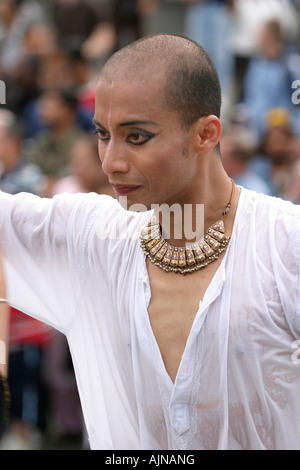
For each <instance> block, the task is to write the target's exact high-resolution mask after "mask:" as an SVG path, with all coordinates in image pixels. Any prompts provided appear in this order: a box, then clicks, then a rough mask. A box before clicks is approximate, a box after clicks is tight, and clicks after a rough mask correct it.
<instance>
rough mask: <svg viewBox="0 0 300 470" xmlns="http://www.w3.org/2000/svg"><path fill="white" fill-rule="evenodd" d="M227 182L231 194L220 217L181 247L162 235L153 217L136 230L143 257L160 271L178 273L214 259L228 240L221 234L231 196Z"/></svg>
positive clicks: (223, 231)
mask: <svg viewBox="0 0 300 470" xmlns="http://www.w3.org/2000/svg"><path fill="white" fill-rule="evenodd" d="M231 183H232V190H231V196H230V200H229V202H228V204H227V206H226V207H225V209H224V211H223V212H222V216H223V217H222V218H221V219H220V220H219V221H218V222H216V223H215V224H213V225H211V226H210V227H209V228H208V229H207V230H206V232H205V234H204V236H203V237H202V238H200V240H198V241H197V242H193V243H191V244H190V245H187V246H185V247H175V246H172V245H171V244H170V243H168V242H167V241H166V240H165V239H164V238H163V236H162V234H161V228H160V224H159V222H158V221H157V219H156V218H151V219H150V220H149V222H148V223H147V225H146V227H144V228H143V229H142V231H141V234H140V244H141V247H142V249H143V251H144V253H145V255H146V257H148V258H149V260H150V261H151V262H152V263H153V264H155V265H156V266H159V267H160V268H161V269H163V270H164V271H174V272H179V273H181V274H187V273H191V272H194V271H198V270H199V269H201V268H204V267H205V266H207V265H208V264H209V263H212V262H213V261H215V260H216V259H218V257H219V255H220V254H221V253H222V252H223V251H224V250H225V249H226V247H227V245H228V243H229V240H230V237H227V236H226V235H225V224H224V218H225V216H226V215H227V214H228V212H229V211H230V208H231V204H232V199H233V196H234V189H235V185H234V182H233V181H232V180H231Z"/></svg>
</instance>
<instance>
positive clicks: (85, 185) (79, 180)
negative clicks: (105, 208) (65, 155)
mask: <svg viewBox="0 0 300 470" xmlns="http://www.w3.org/2000/svg"><path fill="white" fill-rule="evenodd" d="M69 173H70V174H69V176H66V177H65V178H62V179H60V180H58V182H57V183H56V184H55V185H54V186H53V195H55V194H59V193H63V192H69V193H76V192H83V193H85V192H87V193H88V192H95V193H98V194H109V195H110V196H113V190H112V188H111V185H110V184H109V182H108V178H107V176H106V175H105V174H104V173H103V170H102V166H101V162H100V160H99V155H98V142H97V139H96V138H95V137H94V136H92V135H89V134H86V135H83V136H82V137H79V138H78V139H76V140H75V142H74V144H73V145H72V147H71V150H70V163H69Z"/></svg>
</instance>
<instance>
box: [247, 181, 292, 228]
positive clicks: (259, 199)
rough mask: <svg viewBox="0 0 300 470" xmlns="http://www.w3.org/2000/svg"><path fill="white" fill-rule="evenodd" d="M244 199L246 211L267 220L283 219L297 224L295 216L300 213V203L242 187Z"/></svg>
mask: <svg viewBox="0 0 300 470" xmlns="http://www.w3.org/2000/svg"><path fill="white" fill-rule="evenodd" d="M242 200H243V202H242V205H243V210H244V211H245V212H247V213H248V214H249V213H251V214H253V215H254V216H255V217H256V218H259V217H264V218H265V221H266V222H267V221H270V222H272V221H275V220H279V219H282V220H285V221H286V222H287V223H288V222H289V221H291V222H292V221H293V223H294V224H295V217H297V216H299V215H300V205H297V204H294V203H292V202H291V201H287V200H284V199H281V198H279V197H275V196H269V195H266V194H262V193H257V192H255V191H252V190H248V189H245V188H243V189H242Z"/></svg>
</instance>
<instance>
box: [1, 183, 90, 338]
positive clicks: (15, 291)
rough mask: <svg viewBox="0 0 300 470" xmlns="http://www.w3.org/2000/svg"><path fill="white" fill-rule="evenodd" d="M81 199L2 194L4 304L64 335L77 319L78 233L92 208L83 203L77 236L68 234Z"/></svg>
mask: <svg viewBox="0 0 300 470" xmlns="http://www.w3.org/2000/svg"><path fill="white" fill-rule="evenodd" d="M83 197H84V195H71V194H69V195H67V194H63V195H59V196H55V197H54V198H53V199H46V198H40V197H38V196H34V195H32V194H29V193H21V194H17V195H10V194H6V193H3V192H0V227H1V243H2V251H3V256H4V268H5V274H6V283H7V294H8V301H9V303H10V304H11V305H12V306H13V307H15V308H16V309H18V310H20V311H22V312H24V313H26V314H28V315H30V316H32V317H34V318H36V319H37V320H40V321H43V322H44V323H47V324H48V325H50V326H52V327H53V328H56V329H58V330H59V331H61V332H63V333H66V331H67V330H68V328H69V325H70V322H72V318H73V317H74V315H75V314H76V305H77V299H78V295H79V291H80V275H79V273H80V266H78V263H79V259H80V250H81V244H82V234H83V232H84V224H85V223H86V219H87V217H88V216H89V213H90V212H91V209H92V207H93V204H94V202H93V203H88V204H85V205H84V207H85V208H86V210H85V209H84V208H82V209H81V211H82V214H80V211H79V213H78V214H77V220H78V224H77V230H76V231H75V232H76V233H75V234H74V232H73V230H72V233H71V231H70V229H69V227H70V220H71V219H72V216H73V214H74V213H76V210H77V212H78V207H81V206H82V198H83ZM98 197H99V196H98ZM88 201H89V202H91V200H90V199H88ZM93 201H94V200H93ZM72 226H73V228H74V223H73V224H72ZM71 253H72V255H73V258H72V260H71V259H70V254H71ZM74 253H75V254H76V253H78V260H77V259H74ZM75 256H76V255H75ZM74 266H78V270H76V269H74Z"/></svg>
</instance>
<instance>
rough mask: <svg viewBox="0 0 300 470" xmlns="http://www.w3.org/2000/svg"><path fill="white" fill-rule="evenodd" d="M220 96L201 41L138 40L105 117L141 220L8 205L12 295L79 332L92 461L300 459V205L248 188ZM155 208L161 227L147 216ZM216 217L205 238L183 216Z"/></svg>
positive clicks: (71, 208)
mask: <svg viewBox="0 0 300 470" xmlns="http://www.w3.org/2000/svg"><path fill="white" fill-rule="evenodd" d="M220 101H221V99H220V84H219V81H218V77H217V74H216V71H215V67H214V66H213V64H212V62H211V60H210V59H209V57H208V56H207V54H206V53H205V52H204V51H203V50H202V48H201V47H199V46H198V45H196V44H195V43H193V42H191V41H189V40H187V39H184V38H181V37H176V36H169V35H158V36H153V37H148V38H145V39H142V40H140V41H138V42H135V43H133V44H131V45H129V46H128V47H126V48H125V49H123V50H121V51H119V52H117V53H116V54H115V55H114V56H113V57H112V58H111V59H110V60H109V61H108V63H107V64H106V65H105V67H104V68H103V69H102V71H101V74H100V78H99V83H98V87H97V92H96V109H95V118H94V122H95V125H96V132H97V133H98V135H99V156H100V160H101V162H102V167H103V171H104V172H105V173H106V174H107V175H108V177H109V180H110V183H111V184H112V186H113V188H114V190H115V193H116V196H117V197H118V198H119V199H121V196H122V201H121V202H122V204H125V202H126V207H127V208H129V209H131V210H129V211H126V210H124V208H122V207H120V204H119V202H118V201H117V200H116V199H112V198H110V197H109V196H99V195H94V194H89V195H86V194H85V195H80V194H78V195H69V196H67V195H60V196H56V197H54V198H53V199H51V200H48V199H43V200H41V199H39V198H37V197H35V196H32V195H21V196H10V195H5V194H3V193H2V195H1V211H0V214H1V227H2V238H3V242H4V252H5V255H6V264H5V266H6V273H7V282H8V287H9V293H8V296H9V301H10V302H11V303H12V304H13V305H15V307H16V308H19V309H21V310H22V311H26V312H27V313H28V314H30V315H33V316H35V317H36V318H38V319H40V320H43V321H46V322H47V323H49V324H50V325H51V326H53V327H55V328H57V329H59V330H60V331H62V332H63V333H64V334H65V335H66V337H67V339H68V343H69V346H70V350H71V354H72V357H73V362H74V368H75V373H76V377H77V383H78V388H79V393H80V397H81V402H82V408H83V413H84V417H85V422H86V427H87V431H88V435H89V440H90V444H91V448H92V449H119V450H120V449H127V450H134V449H154V450H161V449H170V450H174V449H179V450H184V449H189V450H197V449H275V448H276V449H279V448H282V449H299V448H300V439H299V423H300V419H299V414H300V410H299V399H298V389H299V382H300V373H299V366H298V367H297V364H296V362H297V361H296V360H292V359H293V358H294V359H295V358H296V355H295V354H294V353H295V352H296V351H297V342H296V341H297V338H298V337H299V334H300V331H299V330H300V323H299V313H300V312H299V230H300V227H299V220H300V218H299V214H300V208H299V207H297V206H294V205H292V204H291V203H289V202H284V201H281V200H276V199H272V198H269V197H268V196H262V195H257V194H256V193H254V192H251V191H248V190H245V189H242V190H241V188H238V187H235V186H234V184H233V183H232V181H231V180H230V179H229V177H228V176H227V174H226V173H225V171H224V169H223V167H222V163H221V160H220V156H219V150H218V148H219V146H218V143H219V140H220V136H221V130H222V129H221V124H220V120H219V117H218V114H219V110H220ZM154 204H156V205H157V204H158V205H159V206H160V207H161V210H158V211H154V215H155V216H157V219H158V220H159V222H160V224H161V226H162V233H161V230H160V225H155V226H154V227H153V229H152V230H150V229H149V230H147V229H145V226H146V225H147V224H148V222H149V221H150V223H151V224H152V215H153V214H152V211H151V212H150V213H149V211H146V212H136V211H137V210H141V209H142V208H147V209H153V208H154ZM203 205H204V230H205V235H201V236H200V239H198V236H197V242H196V241H195V236H194V235H193V234H189V233H187V231H186V230H185V229H183V228H182V227H181V224H180V219H179V217H178V214H179V213H180V210H179V208H181V209H182V211H183V212H184V214H183V215H184V216H185V219H186V218H188V215H186V214H188V211H186V212H185V209H186V208H190V209H191V210H190V215H191V216H192V219H193V223H194V224H195V220H196V221H197V218H196V215H197V209H198V208H199V207H198V206H201V207H202V206H203ZM173 207H174V208H175V209H174V212H172V213H171V214H170V212H171V211H169V212H168V208H173ZM133 209H135V211H134V210H133ZM156 209H157V206H156ZM168 215H169V219H170V221H171V224H170V227H169V228H170V230H169V231H168V227H167V224H166V220H167V218H168V217H167V216H168ZM154 222H155V221H154ZM196 225H197V224H196ZM198 225H199V224H198ZM200 225H201V224H200ZM196 231H197V230H196ZM165 233H167V234H168V236H167V235H166V234H165ZM163 235H165V239H163V238H162V236H163ZM140 236H141V241H140V239H139V237H140ZM147 237H148V238H147ZM229 237H230V238H229ZM158 243H159V245H158V246H159V250H158V248H157V244H158ZM149 244H150V246H149ZM141 245H142V247H143V249H144V250H145V253H146V255H145V254H144V252H143V250H142V247H141ZM152 247H154V251H151V250H152ZM183 273H185V274H183ZM16 287H18V290H16ZM294 348H296V351H295V349H294Z"/></svg>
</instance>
